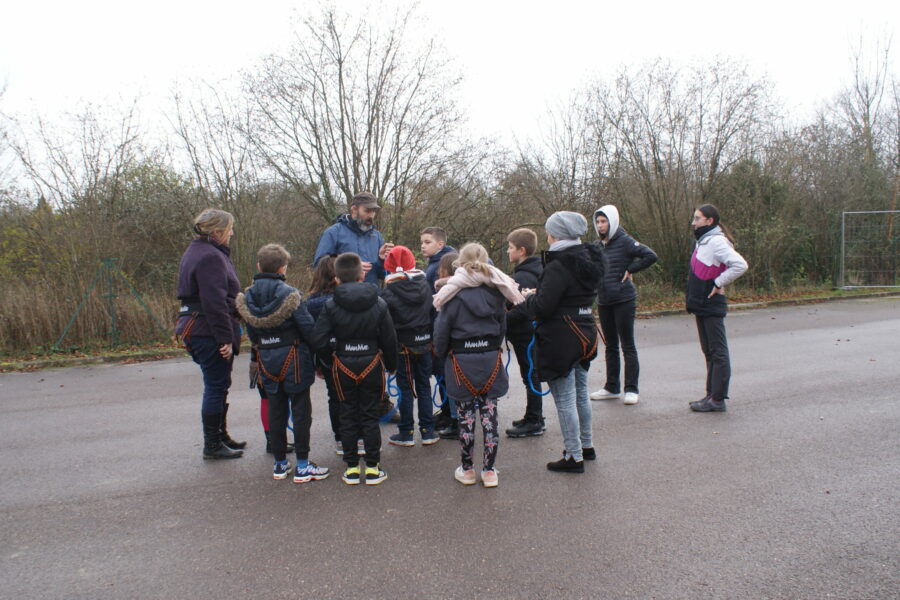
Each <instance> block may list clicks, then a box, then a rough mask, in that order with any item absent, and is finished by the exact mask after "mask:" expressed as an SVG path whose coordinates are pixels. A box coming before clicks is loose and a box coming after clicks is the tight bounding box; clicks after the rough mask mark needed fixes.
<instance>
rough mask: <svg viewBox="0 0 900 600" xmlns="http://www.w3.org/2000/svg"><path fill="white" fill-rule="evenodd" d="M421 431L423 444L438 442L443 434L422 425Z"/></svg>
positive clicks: (428, 444)
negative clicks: (440, 434)
mask: <svg viewBox="0 0 900 600" xmlns="http://www.w3.org/2000/svg"><path fill="white" fill-rule="evenodd" d="M419 433H420V434H421V435H422V445H423V446H430V445H431V444H437V443H438V442H439V441H441V436H439V435H438V434H437V433H435V431H434V429H428V428H427V427H420V428H419Z"/></svg>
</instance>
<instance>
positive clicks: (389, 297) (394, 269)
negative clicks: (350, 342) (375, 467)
mask: <svg viewBox="0 0 900 600" xmlns="http://www.w3.org/2000/svg"><path fill="white" fill-rule="evenodd" d="M384 268H385V269H386V270H387V275H386V276H385V278H384V289H383V290H382V292H381V297H382V298H384V301H385V302H387V305H388V308H389V309H390V311H391V318H392V320H393V321H394V328H395V329H396V330H397V342H398V344H399V346H400V366H399V368H398V369H397V387H399V388H400V401H399V404H400V407H399V409H400V424H399V426H398V427H399V430H398V432H397V433H396V434H394V435H392V436H391V437H390V438H389V439H388V442H389V443H390V444H393V445H395V446H415V444H416V442H415V439H414V437H413V431H414V429H413V425H414V423H413V402H414V401H417V403H418V408H419V433H420V435H421V437H422V445H423V446H429V445H431V444H435V443H437V442H438V441H440V439H441V438H439V437H438V435H437V434H436V433H435V431H434V412H433V410H432V404H431V369H432V365H431V329H432V328H431V296H432V293H431V285H430V284H429V283H428V280H426V279H425V273H424V272H423V271H420V270H418V269H416V258H415V256H413V253H412V252H411V251H410V250H409V248H407V247H406V246H394V247H393V248H392V249H391V251H390V252H388V255H387V256H386V257H385V258H384Z"/></svg>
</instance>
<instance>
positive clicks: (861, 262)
mask: <svg viewBox="0 0 900 600" xmlns="http://www.w3.org/2000/svg"><path fill="white" fill-rule="evenodd" d="M898 268H900V210H872V211H845V212H844V213H843V214H842V215H841V287H842V288H845V289H852V288H870V287H871V288H875V287H900V277H898Z"/></svg>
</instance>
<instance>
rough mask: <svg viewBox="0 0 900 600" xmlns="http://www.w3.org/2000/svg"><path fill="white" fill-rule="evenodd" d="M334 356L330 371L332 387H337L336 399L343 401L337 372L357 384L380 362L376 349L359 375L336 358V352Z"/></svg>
mask: <svg viewBox="0 0 900 600" xmlns="http://www.w3.org/2000/svg"><path fill="white" fill-rule="evenodd" d="M332 357H333V358H334V361H333V364H332V366H331V372H332V373H333V374H334V387H335V388H337V392H338V399H339V400H340V401H341V402H343V401H344V390H343V388H342V387H341V378H340V377H339V376H338V374H339V373H343V374H344V375H346V376H347V377H349V378H350V379H352V380H353V383H355V384H356V385H359V384H360V382H362V380H363V379H365V378H366V377H368V376H369V373H371V372H372V370H373V369H374V368H375V367H376V366H378V365H379V364H380V363H381V351H380V350H379V351H378V354H376V355H375V358H373V359H372V362H370V363H369V365H368V366H367V367H366V368H365V369H363V370H362V371H361V372H360V373H359V375H357V374H356V373H354V372H353V371H351V370H350V369H349V368H348V367H347V365H345V364H344V363H342V362H341V359H340V358H338V355H337V354H333V355H332ZM381 378H382V379H384V373H382V377H381Z"/></svg>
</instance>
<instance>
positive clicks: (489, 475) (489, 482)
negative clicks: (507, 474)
mask: <svg viewBox="0 0 900 600" xmlns="http://www.w3.org/2000/svg"><path fill="white" fill-rule="evenodd" d="M497 473H498V471H497V469H491V470H490V471H482V472H481V485H483V486H484V487H486V488H492V487H497V485H498V484H499V483H500V481H499V480H498V478H497Z"/></svg>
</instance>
